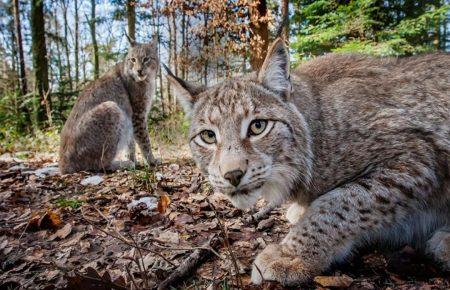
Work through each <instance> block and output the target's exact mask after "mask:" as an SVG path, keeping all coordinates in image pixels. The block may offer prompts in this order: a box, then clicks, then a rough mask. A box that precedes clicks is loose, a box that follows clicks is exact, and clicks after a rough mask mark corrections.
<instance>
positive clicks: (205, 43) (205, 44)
mask: <svg viewBox="0 0 450 290" xmlns="http://www.w3.org/2000/svg"><path fill="white" fill-rule="evenodd" d="M208 15H209V13H208V11H206V12H205V14H204V23H203V24H204V27H205V31H206V35H205V38H204V39H203V49H206V51H208V45H209V39H208V37H209V35H208V17H209V16H208ZM204 62H205V63H204V67H203V83H204V84H205V86H207V85H208V66H209V58H208V55H206V56H205V57H204Z"/></svg>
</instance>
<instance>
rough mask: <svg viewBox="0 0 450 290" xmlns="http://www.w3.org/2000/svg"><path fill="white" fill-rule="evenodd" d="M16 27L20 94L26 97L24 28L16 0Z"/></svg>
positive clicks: (17, 0) (16, 0)
mask: <svg viewBox="0 0 450 290" xmlns="http://www.w3.org/2000/svg"><path fill="white" fill-rule="evenodd" d="M14 26H15V30H16V43H17V48H18V51H19V82H20V93H21V94H22V95H26V94H27V91H28V88H27V77H26V73H25V72H26V69H25V58H24V56H23V44H22V27H21V25H20V6H19V0H14Z"/></svg>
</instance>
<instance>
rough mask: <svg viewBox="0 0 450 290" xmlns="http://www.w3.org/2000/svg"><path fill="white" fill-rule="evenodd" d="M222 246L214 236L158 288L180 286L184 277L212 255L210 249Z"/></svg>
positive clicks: (161, 289)
mask: <svg viewBox="0 0 450 290" xmlns="http://www.w3.org/2000/svg"><path fill="white" fill-rule="evenodd" d="M219 245H220V238H219V236H218V235H217V234H214V235H213V236H212V238H211V239H210V240H209V241H208V242H207V243H206V244H204V245H203V246H202V247H201V248H199V249H196V250H195V251H194V252H192V253H191V254H190V255H189V256H188V257H187V258H186V259H185V260H184V261H183V262H182V263H181V264H180V266H179V267H178V268H177V269H175V271H173V272H172V274H170V275H169V277H167V278H166V279H165V280H164V281H162V282H161V284H159V286H158V290H164V289H170V286H174V285H176V284H178V283H179V282H180V281H181V280H182V279H183V278H184V277H186V276H187V275H189V273H191V272H192V271H193V270H194V269H195V268H196V267H197V266H198V265H200V264H201V263H203V262H204V261H205V260H206V259H208V258H209V256H210V254H211V253H212V252H211V251H210V249H209V248H217V247H219Z"/></svg>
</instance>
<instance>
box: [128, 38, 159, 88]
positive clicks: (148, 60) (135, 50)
mask: <svg viewBox="0 0 450 290" xmlns="http://www.w3.org/2000/svg"><path fill="white" fill-rule="evenodd" d="M127 38H128V40H129V42H130V48H129V49H128V54H127V57H126V59H125V65H124V68H125V69H124V71H125V74H126V75H128V76H130V77H131V78H132V79H133V80H134V81H136V82H142V81H145V80H147V79H149V80H150V79H154V76H155V74H156V71H157V69H158V66H159V61H158V51H157V47H156V44H157V43H156V38H155V39H154V40H153V41H152V42H150V43H145V44H140V43H136V42H135V41H134V40H132V39H130V38H129V37H128V36H127Z"/></svg>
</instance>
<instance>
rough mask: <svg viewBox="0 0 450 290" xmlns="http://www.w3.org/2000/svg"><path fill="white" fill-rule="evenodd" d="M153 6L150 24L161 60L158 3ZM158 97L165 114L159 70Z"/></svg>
mask: <svg viewBox="0 0 450 290" xmlns="http://www.w3.org/2000/svg"><path fill="white" fill-rule="evenodd" d="M155 5H156V7H155V8H153V13H152V22H153V27H156V36H157V37H158V59H161V34H160V30H159V26H160V24H161V22H160V17H159V13H158V11H157V10H158V5H159V1H158V0H156V1H155ZM158 79H159V96H160V100H161V111H162V114H163V115H164V114H165V105H164V86H163V77H162V72H161V70H159V76H158Z"/></svg>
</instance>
